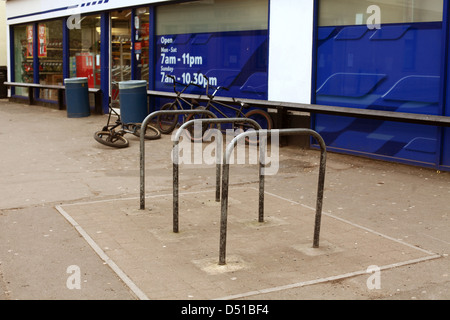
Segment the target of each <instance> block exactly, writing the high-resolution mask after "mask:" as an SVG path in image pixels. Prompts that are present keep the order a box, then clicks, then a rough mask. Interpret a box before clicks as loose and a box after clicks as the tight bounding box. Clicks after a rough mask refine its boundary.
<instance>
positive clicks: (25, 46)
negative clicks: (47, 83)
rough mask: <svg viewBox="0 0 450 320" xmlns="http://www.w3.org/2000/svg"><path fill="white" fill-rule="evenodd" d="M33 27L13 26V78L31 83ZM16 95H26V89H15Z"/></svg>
mask: <svg viewBox="0 0 450 320" xmlns="http://www.w3.org/2000/svg"><path fill="white" fill-rule="evenodd" d="M33 34H34V30H33V25H31V24H30V25H23V26H14V62H15V65H14V78H15V81H16V82H24V83H32V82H33ZM15 92H16V94H17V95H27V89H26V88H19V87H17V88H15Z"/></svg>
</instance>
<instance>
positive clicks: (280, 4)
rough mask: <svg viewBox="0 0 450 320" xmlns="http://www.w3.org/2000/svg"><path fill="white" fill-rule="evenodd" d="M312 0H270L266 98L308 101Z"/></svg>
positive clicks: (310, 70) (311, 42) (309, 93)
mask: <svg viewBox="0 0 450 320" xmlns="http://www.w3.org/2000/svg"><path fill="white" fill-rule="evenodd" d="M313 21H314V0H271V1H270V21H269V28H270V49H269V100H272V101H287V102H298V103H310V102H311V76H312V45H313Z"/></svg>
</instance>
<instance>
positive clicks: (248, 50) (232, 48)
mask: <svg viewBox="0 0 450 320" xmlns="http://www.w3.org/2000/svg"><path fill="white" fill-rule="evenodd" d="M268 8H269V4H268V0H215V1H198V2H186V3H180V4H171V5H164V6H159V7H157V9H156V35H157V37H156V48H155V50H156V52H155V55H156V67H155V87H156V90H173V86H172V85H171V83H172V81H171V79H170V78H168V77H166V75H172V76H174V77H175V78H176V79H177V80H178V82H183V83H184V84H188V83H190V82H193V83H194V84H197V85H199V86H200V87H203V88H202V89H199V88H198V87H194V86H191V87H190V88H188V90H187V91H186V92H192V93H204V92H205V91H204V90H205V88H206V87H207V80H206V78H205V77H204V75H205V76H207V77H208V79H209V83H210V84H211V85H215V86H222V87H227V88H228V89H229V90H228V91H221V92H220V93H219V94H220V95H223V96H233V97H242V98H244V97H245V98H255V99H267V82H268V77H267V67H268Z"/></svg>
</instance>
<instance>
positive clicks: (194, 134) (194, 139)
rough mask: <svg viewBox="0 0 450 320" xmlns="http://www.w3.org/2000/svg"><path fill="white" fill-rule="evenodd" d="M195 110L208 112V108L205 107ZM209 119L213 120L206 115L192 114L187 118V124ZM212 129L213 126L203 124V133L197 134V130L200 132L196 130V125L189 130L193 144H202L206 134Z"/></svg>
mask: <svg viewBox="0 0 450 320" xmlns="http://www.w3.org/2000/svg"><path fill="white" fill-rule="evenodd" d="M195 110H206V108H205V107H197V108H195ZM209 118H212V117H211V116H210V115H206V114H190V115H188V116H187V117H186V121H185V122H188V121H190V120H195V119H209ZM211 128H213V124H202V128H201V132H196V130H198V129H196V126H195V125H192V126H190V127H189V128H188V129H187V131H188V136H189V138H190V139H191V141H192V142H202V141H203V136H204V134H205V132H206V131H207V130H208V129H211Z"/></svg>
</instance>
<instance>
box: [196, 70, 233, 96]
mask: <svg viewBox="0 0 450 320" xmlns="http://www.w3.org/2000/svg"><path fill="white" fill-rule="evenodd" d="M203 77H204V78H205V79H206V96H207V97H208V98H209V99H210V100H212V99H214V97H215V96H216V94H217V92H219V91H220V90H222V89H223V90H226V91H230V89H228V88H227V87H223V86H213V85H210V84H209V78H208V77H207V76H206V75H204V74H203ZM210 86H211V87H212V88H213V89H214V92H213V94H209V87H210Z"/></svg>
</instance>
